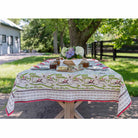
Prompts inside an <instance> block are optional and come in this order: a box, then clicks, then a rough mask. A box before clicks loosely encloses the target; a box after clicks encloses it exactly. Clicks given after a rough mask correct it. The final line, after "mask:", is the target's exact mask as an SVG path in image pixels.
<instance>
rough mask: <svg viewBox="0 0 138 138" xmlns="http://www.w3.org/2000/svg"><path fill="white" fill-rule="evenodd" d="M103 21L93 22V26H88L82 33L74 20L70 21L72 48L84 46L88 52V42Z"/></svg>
mask: <svg viewBox="0 0 138 138" xmlns="http://www.w3.org/2000/svg"><path fill="white" fill-rule="evenodd" d="M101 21H102V20H101V19H97V20H92V22H91V24H90V25H88V26H87V28H85V29H84V30H82V31H80V30H79V28H78V27H77V26H76V24H75V22H74V19H70V20H69V35H70V46H82V47H83V48H84V50H85V55H84V56H86V52H87V51H86V50H87V45H86V42H87V41H88V39H89V38H90V37H91V35H92V34H93V33H94V32H95V31H96V30H97V28H98V27H99V25H100V23H101Z"/></svg>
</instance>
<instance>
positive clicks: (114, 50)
mask: <svg viewBox="0 0 138 138" xmlns="http://www.w3.org/2000/svg"><path fill="white" fill-rule="evenodd" d="M115 58H116V49H115V48H113V60H114V61H115Z"/></svg>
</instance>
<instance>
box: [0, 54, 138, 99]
mask: <svg viewBox="0 0 138 138" xmlns="http://www.w3.org/2000/svg"><path fill="white" fill-rule="evenodd" d="M58 56H59V55H44V56H37V57H27V58H24V59H20V60H17V61H14V62H11V63H5V64H2V65H0V92H1V93H10V92H11V89H12V87H13V84H14V81H15V78H16V75H17V74H18V73H19V72H21V71H23V70H25V69H29V68H30V67H32V66H33V65H36V64H38V63H40V62H42V61H43V59H44V58H54V57H58ZM103 59H104V60H103V61H101V62H102V63H103V64H105V65H106V66H108V67H110V68H112V69H113V70H115V71H116V72H118V73H119V74H121V75H122V76H123V79H124V81H125V84H126V86H127V88H128V91H129V94H130V95H131V96H138V59H127V58H126V59H125V58H124V59H123V58H117V59H116V61H113V60H112V58H109V57H103Z"/></svg>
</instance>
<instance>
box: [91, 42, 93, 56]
mask: <svg viewBox="0 0 138 138" xmlns="http://www.w3.org/2000/svg"><path fill="white" fill-rule="evenodd" d="M91 56H92V57H93V43H92V44H91Z"/></svg>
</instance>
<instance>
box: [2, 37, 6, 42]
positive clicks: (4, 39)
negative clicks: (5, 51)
mask: <svg viewBox="0 0 138 138" xmlns="http://www.w3.org/2000/svg"><path fill="white" fill-rule="evenodd" d="M2 43H6V35H2Z"/></svg>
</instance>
